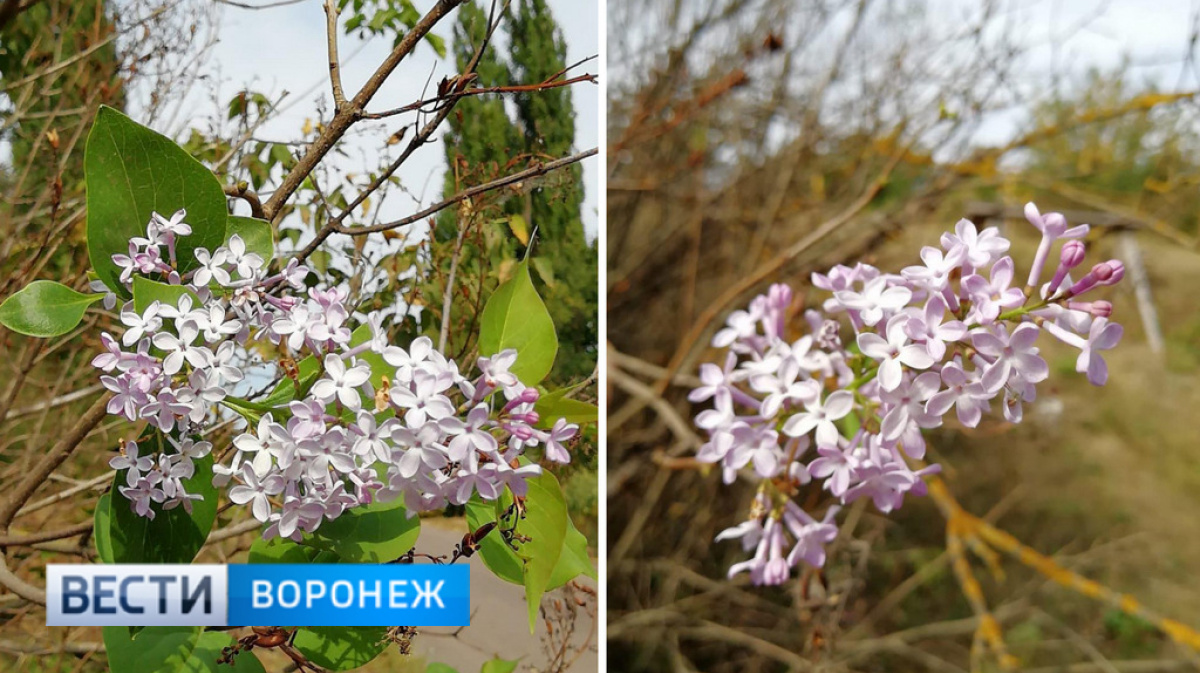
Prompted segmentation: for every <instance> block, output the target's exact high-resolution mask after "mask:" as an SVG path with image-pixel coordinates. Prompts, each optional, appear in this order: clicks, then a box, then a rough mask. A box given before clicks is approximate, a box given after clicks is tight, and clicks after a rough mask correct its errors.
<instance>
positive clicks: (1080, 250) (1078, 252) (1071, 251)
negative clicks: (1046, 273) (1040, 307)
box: [1046, 241, 1087, 297]
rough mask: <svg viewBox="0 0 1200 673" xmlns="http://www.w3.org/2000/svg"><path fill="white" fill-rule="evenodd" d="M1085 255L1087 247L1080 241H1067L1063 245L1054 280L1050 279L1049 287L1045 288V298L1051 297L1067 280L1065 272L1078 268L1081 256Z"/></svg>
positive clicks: (1081, 260) (1081, 259)
mask: <svg viewBox="0 0 1200 673" xmlns="http://www.w3.org/2000/svg"><path fill="white" fill-rule="evenodd" d="M1086 253H1087V246H1085V245H1084V244H1083V243H1082V242H1081V241H1067V242H1066V243H1064V244H1063V247H1062V252H1061V253H1060V254H1059V256H1058V270H1056V271H1055V272H1054V278H1052V279H1050V285H1049V286H1047V288H1046V296H1047V297H1053V296H1054V293H1055V292H1058V288H1059V287H1060V286H1061V285H1062V284H1063V281H1064V280H1066V278H1067V272H1069V271H1070V270H1071V269H1074V268H1075V267H1077V266H1079V265H1080V264H1081V263H1082V262H1083V256H1084V255H1085V254H1086Z"/></svg>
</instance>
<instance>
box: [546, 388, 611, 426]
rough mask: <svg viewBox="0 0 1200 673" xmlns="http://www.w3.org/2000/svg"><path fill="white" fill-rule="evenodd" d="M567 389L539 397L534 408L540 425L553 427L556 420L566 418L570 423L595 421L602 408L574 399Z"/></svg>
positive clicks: (581, 423)
mask: <svg viewBox="0 0 1200 673" xmlns="http://www.w3.org/2000/svg"><path fill="white" fill-rule="evenodd" d="M566 394H567V389H562V390H556V391H554V392H552V393H547V394H545V395H542V396H541V397H539V398H538V401H537V402H536V403H534V405H533V409H534V411H536V412H537V413H538V427H541V428H549V427H553V426H554V423H555V421H557V420H558V419H560V418H565V419H566V420H567V422H568V423H574V424H576V425H583V424H585V423H595V422H596V417H597V416H598V415H599V413H600V410H599V409H597V408H596V405H594V404H588V403H587V402H580V401H579V400H572V399H569V398H567V397H565V395H566Z"/></svg>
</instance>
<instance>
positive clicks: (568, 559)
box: [546, 517, 597, 591]
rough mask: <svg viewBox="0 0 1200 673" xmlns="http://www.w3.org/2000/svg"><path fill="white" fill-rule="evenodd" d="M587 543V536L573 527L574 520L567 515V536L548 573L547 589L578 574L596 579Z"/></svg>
mask: <svg viewBox="0 0 1200 673" xmlns="http://www.w3.org/2000/svg"><path fill="white" fill-rule="evenodd" d="M587 544H588V543H587V538H586V537H584V535H583V533H580V532H579V529H578V528H576V527H575V522H573V521H571V518H570V517H567V536H566V539H565V540H564V541H563V550H562V555H561V556H559V557H558V564H557V565H555V566H554V572H552V573H550V583H549V584H548V585H547V587H546V590H547V591H550V590H551V589H557V588H559V587H561V586H563V585H565V584H566V583H567V582H570V581H571V580H573V579H575V578H576V577H579V576H580V575H587V576H588V577H590V578H592V579H597V573H596V566H595V565H593V564H592V557H590V556H588V550H587Z"/></svg>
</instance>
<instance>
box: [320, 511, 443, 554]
mask: <svg viewBox="0 0 1200 673" xmlns="http://www.w3.org/2000/svg"><path fill="white" fill-rule="evenodd" d="M420 532H421V519H420V518H418V517H416V516H413V517H411V518H410V517H409V516H408V511H407V510H406V509H404V503H402V502H401V501H399V500H396V501H393V502H387V503H375V504H372V505H367V506H366V507H356V508H354V509H352V510H349V511H347V512H346V513H345V514H342V515H341V516H339V517H338V518H336V519H334V520H333V521H326V522H325V523H323V524H321V527H320V528H318V529H317V530H316V532H315V533H313V534H312V535H306V536H305V538H304V542H303V544H306V545H309V546H312V547H316V548H317V549H323V550H325V551H330V552H333V553H335V554H337V555H338V556H339V557H341V558H342V559H343V560H344V561H346V562H348V563H387V562H389V561H394V560H395V559H397V558H400V557H401V556H403V555H404V554H405V553H406V552H407V551H408V550H410V549H412V548H413V545H414V544H415V543H416V541H417V536H418V535H419V534H420Z"/></svg>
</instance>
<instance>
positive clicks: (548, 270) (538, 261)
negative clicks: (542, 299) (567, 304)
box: [531, 257, 557, 288]
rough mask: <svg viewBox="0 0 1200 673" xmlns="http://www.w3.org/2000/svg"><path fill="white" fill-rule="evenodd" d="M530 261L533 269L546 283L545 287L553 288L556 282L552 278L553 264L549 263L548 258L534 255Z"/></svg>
mask: <svg viewBox="0 0 1200 673" xmlns="http://www.w3.org/2000/svg"><path fill="white" fill-rule="evenodd" d="M531 263H532V264H533V270H534V271H537V272H538V275H539V276H541V277H542V282H543V283H545V284H546V287H550V288H553V287H554V286H555V285H556V284H557V281H556V280H555V278H554V266H552V265H551V264H550V260H548V259H546V258H545V257H535V258H534V259H533V260H532V262H531Z"/></svg>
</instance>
